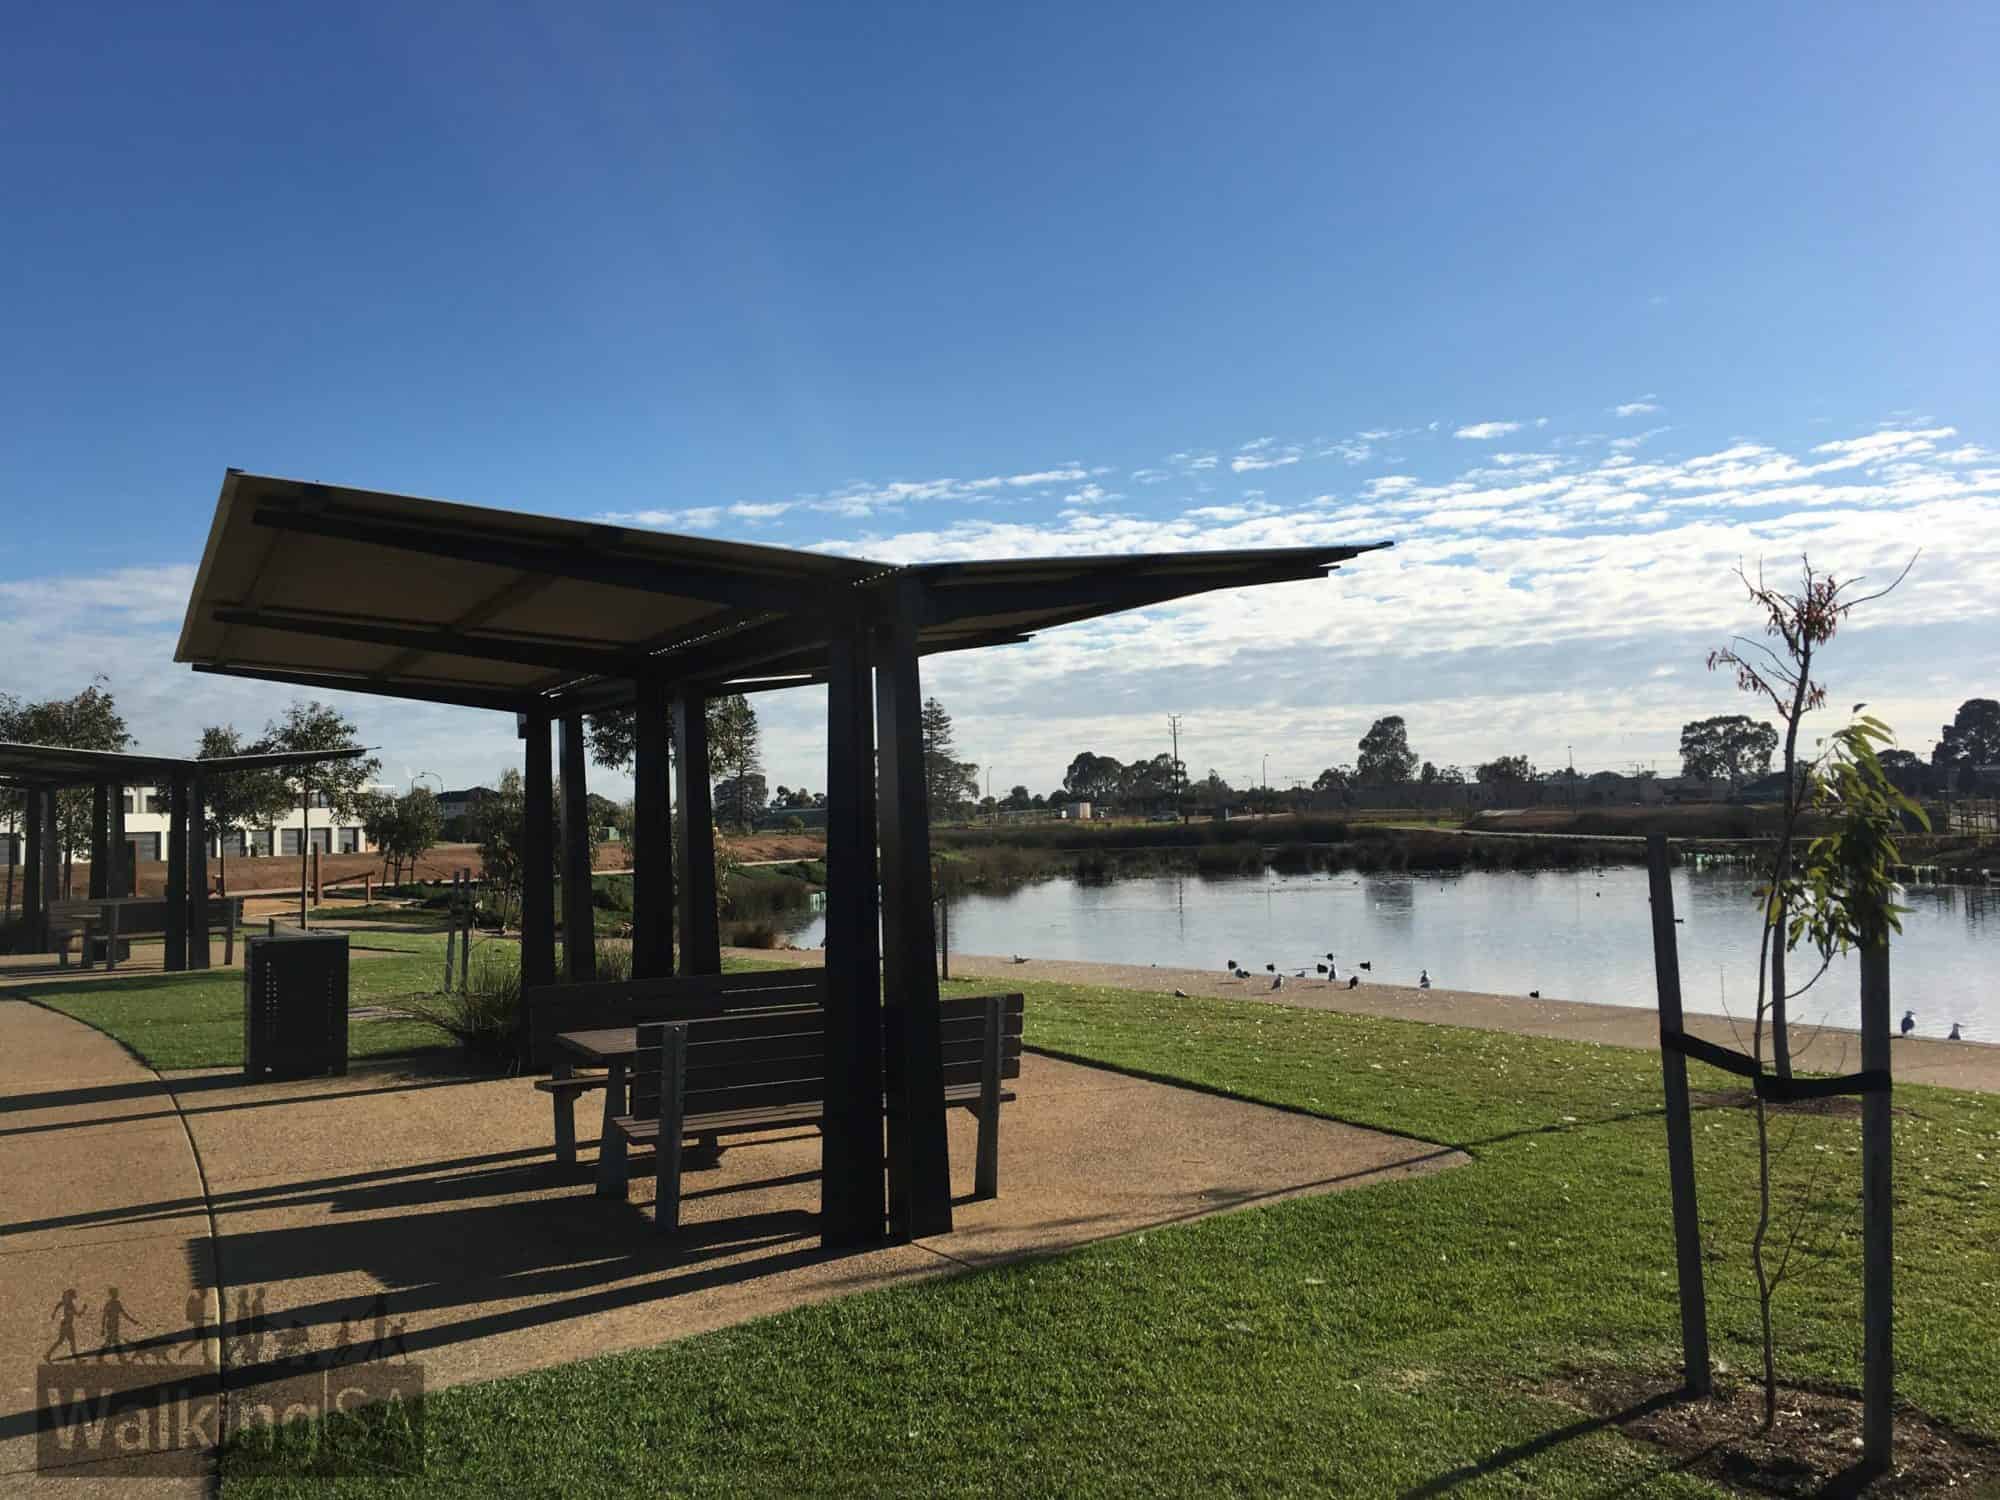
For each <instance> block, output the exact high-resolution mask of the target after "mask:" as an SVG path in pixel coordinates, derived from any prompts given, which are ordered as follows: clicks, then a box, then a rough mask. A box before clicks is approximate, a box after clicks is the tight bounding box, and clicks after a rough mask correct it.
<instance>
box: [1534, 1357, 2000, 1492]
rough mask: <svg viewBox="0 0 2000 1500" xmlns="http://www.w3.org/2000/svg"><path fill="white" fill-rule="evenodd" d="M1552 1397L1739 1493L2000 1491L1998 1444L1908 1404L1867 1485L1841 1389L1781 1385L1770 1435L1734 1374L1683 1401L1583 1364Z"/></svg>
mask: <svg viewBox="0 0 2000 1500" xmlns="http://www.w3.org/2000/svg"><path fill="white" fill-rule="evenodd" d="M1549 1394H1551V1395H1553V1396H1555V1397H1556V1399H1558V1400H1560V1401H1562V1402H1564V1403H1565V1404H1566V1405H1570V1406H1576V1407H1580V1408H1582V1409H1583V1410H1586V1411H1590V1412H1594V1413H1595V1414H1596V1415H1597V1416H1598V1417H1599V1418H1601V1419H1602V1420H1604V1421H1605V1422H1607V1423H1608V1424H1609V1425H1611V1426H1614V1427H1616V1428H1617V1429H1618V1430H1619V1431H1620V1432H1622V1433H1624V1434H1625V1435H1626V1436H1627V1437H1629V1438H1635V1439H1637V1440H1638V1441H1640V1442H1642V1443H1650V1444H1652V1445H1654V1446H1655V1447H1658V1448H1661V1449H1663V1450H1665V1451H1666V1452H1667V1453H1669V1454H1671V1455H1672V1456H1673V1457H1674V1458H1675V1459H1676V1460H1677V1463H1676V1465H1675V1466H1676V1467H1677V1468H1679V1469H1681V1470H1683V1471H1684V1472H1686V1473H1689V1474H1694V1475H1698V1476H1700V1477H1701V1478H1703V1479H1706V1480H1708V1481H1710V1482H1711V1483H1714V1484H1720V1485H1723V1486H1725V1487H1726V1488H1728V1489H1731V1490H1734V1491H1736V1492H1738V1493H1739V1494H1745V1495H1869V1496H1915V1495H1995V1494H2000V1443H1994V1442H1991V1441H1990V1440H1988V1439H1986V1438H1983V1437H1980V1436H1978V1435H1976V1434H1972V1433H1966V1432H1961V1431H1959V1430H1958V1429H1957V1428H1955V1427H1953V1426H1952V1425H1951V1424H1950V1423H1948V1422H1944V1421H1941V1420H1940V1419H1938V1418H1936V1417H1933V1416H1931V1415H1930V1414H1929V1413H1927V1412H1925V1411H1922V1410H1920V1409H1919V1408H1917V1407H1915V1406H1910V1405H1907V1404H1904V1405H1899V1406H1898V1407H1897V1408H1896V1420H1895V1448H1894V1455H1895V1461H1894V1467H1893V1468H1892V1469H1891V1470H1890V1472H1889V1473H1887V1474H1884V1475H1882V1476H1880V1477H1879V1478H1877V1479H1875V1480H1874V1481H1873V1482H1872V1483H1868V1484H1863V1483H1862V1482H1861V1479H1860V1476H1857V1475H1855V1474H1854V1473H1853V1472H1852V1470H1853V1468H1854V1465H1855V1463H1856V1461H1857V1460H1858V1459H1859V1458H1860V1457H1861V1402H1860V1400H1859V1398H1858V1397H1856V1396H1854V1395H1852V1394H1851V1393H1849V1392H1846V1391H1840V1390H1834V1389H1830V1388H1817V1387H1800V1386H1783V1385H1781V1386H1780V1387H1779V1388H1778V1420H1777V1423H1776V1425H1774V1426H1773V1427H1772V1429H1771V1430H1770V1431H1769V1432H1768V1433H1767V1432H1761V1431H1759V1428H1760V1426H1761V1425H1762V1422H1763V1416H1764V1392H1763V1390H1762V1388H1761V1387H1760V1386H1758V1385H1757V1384H1755V1383H1754V1382H1751V1381H1743V1380H1737V1379H1735V1378H1733V1377H1731V1378H1727V1379H1726V1380H1724V1381H1718V1382H1717V1390H1716V1392H1715V1394H1714V1395H1713V1396H1711V1397H1708V1398H1706V1399H1689V1398H1684V1397H1680V1396H1677V1395H1673V1394H1665V1395H1663V1394H1662V1393H1661V1380H1660V1378H1659V1377H1657V1376H1654V1377H1645V1376H1640V1375H1637V1374H1627V1373H1621V1372H1617V1371H1606V1370H1587V1371H1578V1372H1575V1373H1574V1374H1572V1375H1569V1376H1566V1377H1564V1378H1563V1379H1562V1380H1561V1381H1560V1382H1559V1383H1558V1384H1557V1386H1556V1387H1555V1388H1554V1389H1553V1390H1551V1391H1550V1392H1549Z"/></svg>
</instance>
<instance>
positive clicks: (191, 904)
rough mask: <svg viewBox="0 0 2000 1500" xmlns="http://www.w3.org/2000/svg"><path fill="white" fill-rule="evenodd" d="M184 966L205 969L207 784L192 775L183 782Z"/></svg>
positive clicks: (206, 925) (206, 954)
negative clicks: (185, 822)
mask: <svg viewBox="0 0 2000 1500" xmlns="http://www.w3.org/2000/svg"><path fill="white" fill-rule="evenodd" d="M186 785H187V792H188V812H187V819H188V832H187V840H188V846H187V912H188V914H187V934H188V937H187V940H188V967H189V968H190V969H205V968H207V967H208V781H207V778H206V777H204V776H202V775H201V774H200V773H199V772H196V773H195V774H194V775H193V776H191V777H189V778H188V781H187V783H186Z"/></svg>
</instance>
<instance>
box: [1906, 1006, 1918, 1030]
mask: <svg viewBox="0 0 2000 1500" xmlns="http://www.w3.org/2000/svg"><path fill="white" fill-rule="evenodd" d="M1916 1029H1917V1013H1916V1012H1915V1011H1913V1010H1906V1011H1904V1012H1903V1035H1904V1036H1908V1035H1909V1034H1910V1033H1911V1032H1913V1031H1915V1030H1916Z"/></svg>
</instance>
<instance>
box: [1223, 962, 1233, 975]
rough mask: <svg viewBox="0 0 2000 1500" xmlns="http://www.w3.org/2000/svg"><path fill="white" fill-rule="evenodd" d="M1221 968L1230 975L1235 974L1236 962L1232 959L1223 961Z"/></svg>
mask: <svg viewBox="0 0 2000 1500" xmlns="http://www.w3.org/2000/svg"><path fill="white" fill-rule="evenodd" d="M1222 967H1223V968H1225V969H1227V970H1228V971H1229V972H1230V973H1232V974H1234V973H1235V972H1236V960H1235V959H1233V958H1231V959H1225V960H1224V961H1223V965H1222Z"/></svg>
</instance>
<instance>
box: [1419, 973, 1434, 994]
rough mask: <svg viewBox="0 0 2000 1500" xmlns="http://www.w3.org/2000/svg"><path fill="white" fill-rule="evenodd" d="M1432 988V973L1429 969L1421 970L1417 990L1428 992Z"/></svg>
mask: <svg viewBox="0 0 2000 1500" xmlns="http://www.w3.org/2000/svg"><path fill="white" fill-rule="evenodd" d="M1430 987H1431V971H1430V970H1429V969H1424V970H1421V971H1420V972H1419V973H1418V975H1417V988H1418V989H1420V990H1427V989H1429V988H1430Z"/></svg>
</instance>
